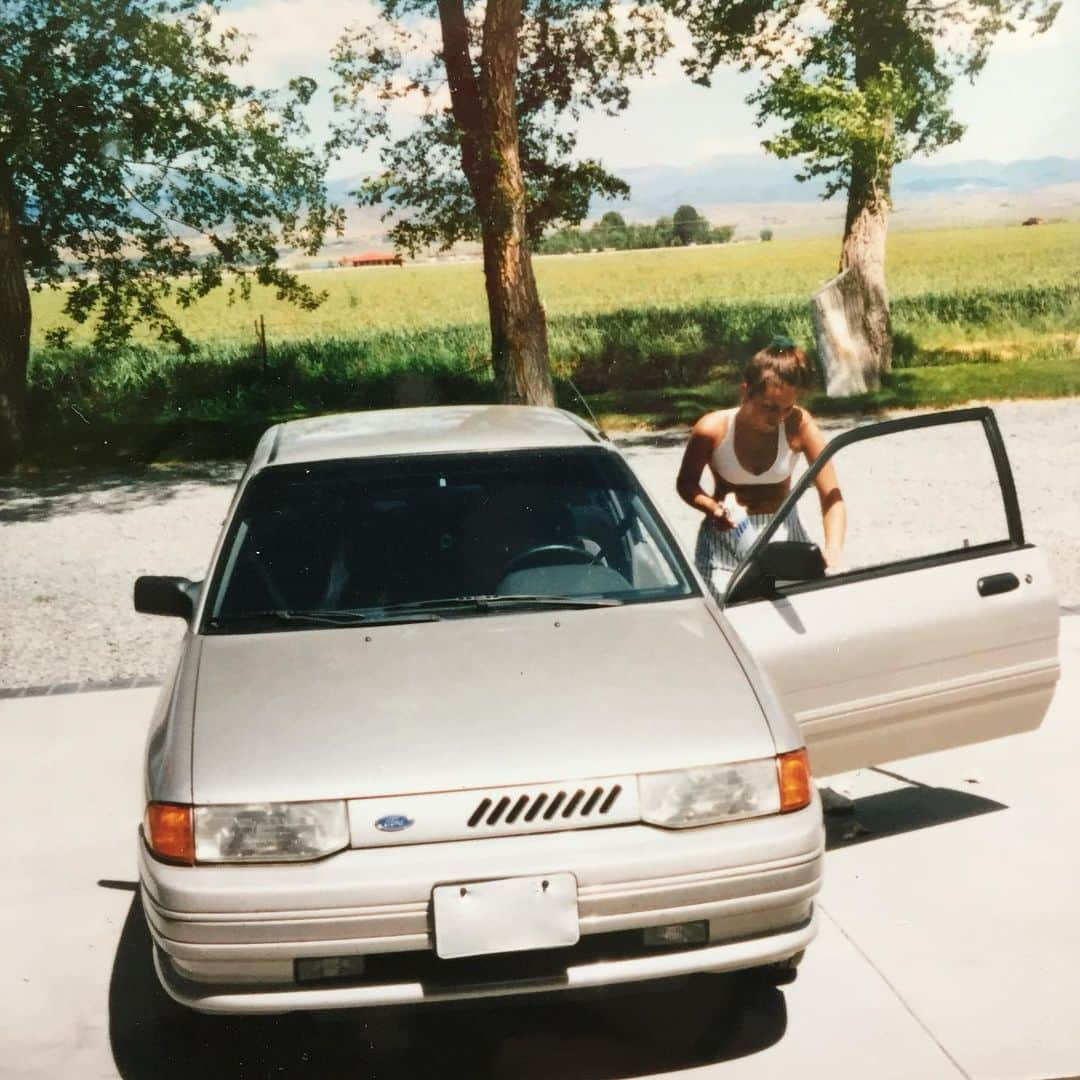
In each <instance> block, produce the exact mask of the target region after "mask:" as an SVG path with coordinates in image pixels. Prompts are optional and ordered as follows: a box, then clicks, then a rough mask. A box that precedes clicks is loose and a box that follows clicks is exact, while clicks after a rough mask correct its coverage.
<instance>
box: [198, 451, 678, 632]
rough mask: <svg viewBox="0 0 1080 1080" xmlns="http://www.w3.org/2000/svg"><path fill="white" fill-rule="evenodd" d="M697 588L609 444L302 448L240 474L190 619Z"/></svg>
mask: <svg viewBox="0 0 1080 1080" xmlns="http://www.w3.org/2000/svg"><path fill="white" fill-rule="evenodd" d="M696 591H697V590H696V587H695V586H694V585H693V584H692V579H691V577H690V575H689V574H688V573H687V570H686V564H685V563H684V562H683V560H682V557H681V556H680V555H678V554H677V553H676V550H675V545H674V543H673V541H672V539H671V537H670V534H669V533H668V532H667V530H666V529H665V528H663V527H662V526H661V525H660V524H659V523H658V521H657V520H656V518H655V516H654V514H653V512H652V510H651V507H650V506H649V504H648V502H647V501H646V499H645V497H644V496H643V494H642V492H641V489H640V487H639V485H638V483H637V480H636V479H635V477H634V476H633V474H632V473H631V471H630V469H629V468H628V467H627V466H626V464H625V463H624V462H623V461H622V460H621V459H620V458H619V457H618V456H617V455H615V454H613V453H611V452H610V451H606V450H604V449H601V448H587V449H582V450H573V451H520V452H514V453H498V454H496V453H491V454H480V453H473V454H457V455H417V456H414V457H408V458H406V457H394V458H374V459H365V460H346V461H325V462H312V463H309V464H306V465H303V466H294V465H289V466H277V467H272V468H269V469H265V470H263V471H262V472H260V473H259V474H258V475H256V476H255V477H254V478H253V479H252V481H251V483H250V484H249V485H248V487H247V490H246V491H245V493H244V496H243V498H242V500H241V502H240V505H239V507H238V509H237V512H236V516H235V518H234V519H233V522H232V525H231V526H230V530H229V536H228V537H227V539H226V543H225V544H224V545H223V547H222V552H221V556H220V559H219V561H218V565H217V567H216V569H215V571H214V575H213V580H212V583H211V590H210V594H209V603H208V606H207V609H206V617H205V619H204V625H203V629H204V631H205V632H208V633H228V632H243V633H251V632H256V631H261V630H271V629H291V630H295V629H303V628H309V627H318V626H341V625H350V623H351V622H375V621H393V622H402V621H411V620H412V619H413V618H415V619H416V620H425V621H427V620H430V619H432V618H436V617H438V618H458V617H474V616H479V615H490V614H492V613H497V612H505V611H513V610H522V609H529V608H532V609H540V608H545V609H550V608H551V607H552V606H556V607H557V606H559V603H560V602H562V603H565V606H567V607H585V606H593V605H592V603H590V601H594V602H595V603H596V606H609V605H611V604H613V603H633V602H644V601H654V600H670V599H675V598H678V597H684V596H690V595H693V594H695V593H696ZM494 598H498V599H494ZM323 616H326V617H325V618H324V617H323Z"/></svg>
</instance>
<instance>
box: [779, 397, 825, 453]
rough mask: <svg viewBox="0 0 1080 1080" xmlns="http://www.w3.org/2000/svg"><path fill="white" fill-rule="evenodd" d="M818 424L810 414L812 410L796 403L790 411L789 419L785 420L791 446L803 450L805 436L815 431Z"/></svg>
mask: <svg viewBox="0 0 1080 1080" xmlns="http://www.w3.org/2000/svg"><path fill="white" fill-rule="evenodd" d="M816 426H817V425H816V424H815V423H814V418H813V417H812V416H811V415H810V410H809V409H804V408H802V406H800V405H796V406H795V408H794V409H792V410H791V412H790V413H788V416H787V419H786V420H785V421H784V434H785V435H787V440H788V443H789V444H790V445H791V448H792V449H793V450H801V449H802V440H803V437H804V436H805V435H807V434H808V433H809V432H811V431H813V430H814V428H815V427H816Z"/></svg>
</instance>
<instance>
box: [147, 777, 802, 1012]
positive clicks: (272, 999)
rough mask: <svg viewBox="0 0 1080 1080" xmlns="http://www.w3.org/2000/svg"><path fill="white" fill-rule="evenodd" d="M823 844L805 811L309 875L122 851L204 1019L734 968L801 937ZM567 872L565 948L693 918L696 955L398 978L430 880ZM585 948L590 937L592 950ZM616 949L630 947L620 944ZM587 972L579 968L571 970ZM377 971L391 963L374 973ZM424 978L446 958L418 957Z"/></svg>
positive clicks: (793, 945) (342, 862)
mask: <svg viewBox="0 0 1080 1080" xmlns="http://www.w3.org/2000/svg"><path fill="white" fill-rule="evenodd" d="M823 851H824V842H823V830H822V826H821V811H820V805H819V804H818V802H817V800H816V798H815V801H814V803H813V804H812V805H811V806H810V807H808V808H807V809H806V810H802V811H799V812H797V813H794V814H787V815H778V816H774V817H768V818H759V819H754V820H749V821H743V822H729V823H726V824H723V825H717V826H711V827H706V828H700V829H687V830H682V831H676V830H670V831H669V830H663V829H656V828H652V827H650V826H647V825H632V826H618V827H612V828H603V829H589V830H581V831H576V832H575V831H571V832H565V833H548V834H541V835H531V836H512V837H498V838H485V839H483V840H471V841H460V842H451V843H442V844H424V845H417V846H403V847H397V848H382V849H363V850H350V851H345V852H341V853H340V854H338V855H335V856H332V857H330V858H328V859H325V860H322V861H320V862H315V863H304V864H292V865H287V864H278V865H262V866H196V867H181V866H168V865H165V864H162V863H159V862H157V861H156V860H155V859H153V858H152V857H151V856H150V855H149V854H148V853H147V852H146V850H145V848H144V847H143V845H142V844H140V877H141V879H142V885H143V907H144V910H145V912H146V917H147V922H148V924H149V926H150V931H151V934H152V936H153V938H154V942H155V945H156V948H155V964H156V967H157V970H158V974H159V977H160V979H161V981H162V984H163V985H164V987H165V989H166V990H167V991H168V993H169V994H170V995H171V996H172V997H174V998H175V999H176V1000H177V1001H179V1002H181V1003H182V1004H184V1005H187V1006H190V1007H192V1008H195V1009H198V1010H200V1011H204V1012H228V1013H235V1012H248V1013H276V1012H284V1011H289V1010H294V1009H328V1008H351V1007H355V1006H360V1005H393V1004H410V1003H417V1002H424V1001H436V1000H450V999H455V998H474V997H484V996H496V995H498V996H501V995H506V994H518V993H527V992H540V991H547V990H556V989H571V988H580V987H592V986H602V985H609V984H614V983H620V982H632V981H637V980H643V979H653V978H663V977H667V976H673V975H685V974H690V973H693V972H704V971H735V970H739V969H743V968H748V967H755V966H758V965H762V964H768V963H773V962H776V961H780V960H783V959H785V958H787V957H789V956H792V955H793V954H795V953H797V952H799V951H800V950H802V949H803V948H805V946H806V944H807V943H808V942H809V941H810V940H811V939H812V938H813V936H814V933H815V929H816V926H815V922H814V918H813V914H812V900H813V897H814V895H815V894H816V893H817V891H818V889H819V887H820V881H821V869H822V860H823ZM561 871H569V872H572V873H573V874H574V875H575V876H576V877H577V880H578V916H579V926H580V931H581V935H582V944H583V946H584V945H585V944H586V943H589V944H591V945H597V944H598V943H600V942H601V941H605V942H622V941H624V940H625V939H626V937H627V935H626V934H620V932H627V931H637V930H640V929H642V928H644V927H649V926H663V925H669V924H672V923H683V922H693V921H703V920H707V921H708V923H709V944H708V945H704V946H700V947H696V948H682V949H675V950H666V949H659V950H649V951H648V952H647V953H645V954H643V953H642V950H640V949H631V950H629V951H624V952H622V953H620V952H619V949H618V948H616V949H614V951H613V950H611V949H608V950H606V951H605V950H603V949H601V950H597V949H595V948H593V949H591V950H590V949H586V948H583V949H577V948H570V949H568V950H566V952H565V961H564V963H562V964H556V968H555V970H553V971H547V972H546V973H545V974H542V975H539V976H538V975H536V974H535V973H532V974H530V970H529V964H528V963H527V962H523V963H522V964H521V969H520V972H519V971H517V970H516V964H515V962H514V960H513V957H514V956H521V957H527V956H528V955H529V954H527V953H521V954H504V955H503V956H501V957H499V958H498V961H499V963H498V964H496V965H493V967H494V969H495V970H494V972H493V973H492V974H491V975H490V976H486V977H481V978H478V977H477V975H476V966H475V964H473V965H472V966H469V967H467V968H466V969H464V970H467V971H468V974H467V975H463V976H462V977H461V978H460V979H458V980H457V981H455V978H454V977H450V978H449V979H448V978H446V977H443V976H442V975H440V977H439V978H438V979H436V980H432V979H429V978H424V977H415V976H413V975H410V974H409V973H408V972H409V971H410V970H415V969H416V964H415V963H414V964H412V965H411V967H410V965H409V964H407V963H404V961H406V960H413V961H417V962H426V961H427V959H428V957H425V956H417V955H415V954H420V953H426V954H429V955H430V956H432V957H433V954H432V950H433V948H434V926H433V920H432V914H431V893H432V889H433V888H434V887H435V886H436V885H441V884H451V883H457V882H463V883H464V882H472V881H485V880H491V879H496V878H504V877H516V876H530V875H535V874H544V873H555V872H561ZM593 935H605V937H603V938H601V937H594V936H593ZM631 936H632V935H631ZM378 954H413V955H412V956H411V957H410V956H402V957H401V960H402V961H403V963H402V971H401V973H400V974H397V973H395V972H394V970H393V962H392V961H391V958H390V957H387V956H385V955H381V956H380V957H379V960H380V962H379V963H378V965H372V967H373V968H375V967H377V970H373V971H372V972H371V974H370V975H368V976H364V977H361V978H358V979H356V980H354V981H352V982H349V983H344V984H343V983H333V984H329V983H328V984H315V985H310V984H297V983H296V982H295V981H294V978H293V966H294V961H295V960H296V959H300V958H308V957H328V956H357V955H364V956H367V957H375V956H376V955H378ZM583 954H584V955H586V956H587V957H588V959H586V960H584V962H582V960H581V957H582V956H583ZM388 961H391V962H390V963H389V964H388ZM434 963H435V966H437V967H440V968H441V970H442V972H443V973H445V972H454V971H457V970H461V969H459V968H457V967H455V965H457V964H458V963H459V962H457V961H451V962H449V963H445V962H444V963H442V964H440V963H439V962H437V961H436V962H434Z"/></svg>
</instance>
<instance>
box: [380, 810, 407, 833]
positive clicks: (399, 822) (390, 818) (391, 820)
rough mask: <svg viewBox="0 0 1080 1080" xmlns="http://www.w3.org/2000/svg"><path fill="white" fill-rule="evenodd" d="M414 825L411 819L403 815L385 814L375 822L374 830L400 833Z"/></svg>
mask: <svg viewBox="0 0 1080 1080" xmlns="http://www.w3.org/2000/svg"><path fill="white" fill-rule="evenodd" d="M414 824H415V822H414V821H413V819H412V818H411V817H406V816H405V815H404V814H387V815H386V816H385V817H381V818H379V820H378V821H376V822H375V828H376V829H378V830H379V831H380V832H401V830H402V829H407V828H409V827H410V826H411V825H414Z"/></svg>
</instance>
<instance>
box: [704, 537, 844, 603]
mask: <svg viewBox="0 0 1080 1080" xmlns="http://www.w3.org/2000/svg"><path fill="white" fill-rule="evenodd" d="M824 576H825V556H824V555H822V554H821V549H820V548H819V547H818V546H817V544H814V543H811V542H809V541H806V540H775V541H773V542H772V543H771V544H766V545H765V547H764V548H763V549H762V550H761V551H760V552H758V554H757V556H756V557H755V558H754V559H753V561H751V562H749V563H747V565H746V566H745V567H744V568H743V571H742V573H740V574H739V575H738V577H736V578H734V579H733V580H732V582H731V586H730V588H729V589H728V591H727V593H726V595H725V597H724V600H725V602H726V603H734V602H738V601H739V600H749V599H752V598H754V597H767V596H771V595H773V592H774V589H775V587H776V583H777V582H778V581H818V580H819V579H821V578H823V577H824Z"/></svg>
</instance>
